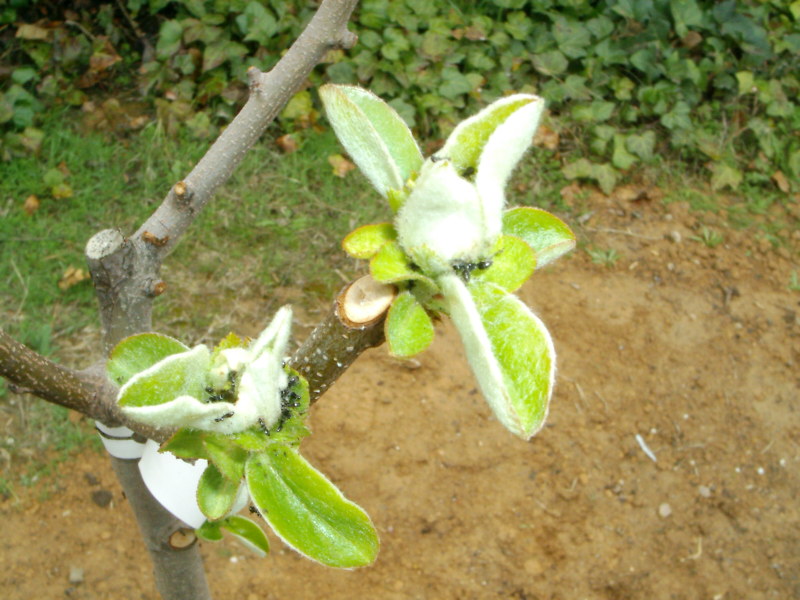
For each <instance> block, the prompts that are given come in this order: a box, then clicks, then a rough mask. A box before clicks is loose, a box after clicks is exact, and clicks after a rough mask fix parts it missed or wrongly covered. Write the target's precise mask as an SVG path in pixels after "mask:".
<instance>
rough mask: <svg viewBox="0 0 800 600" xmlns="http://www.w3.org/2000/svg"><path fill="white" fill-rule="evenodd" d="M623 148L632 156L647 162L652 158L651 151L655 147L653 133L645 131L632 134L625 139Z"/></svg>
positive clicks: (654, 134) (654, 135)
mask: <svg viewBox="0 0 800 600" xmlns="http://www.w3.org/2000/svg"><path fill="white" fill-rule="evenodd" d="M625 146H626V147H627V148H628V150H630V151H631V152H632V153H633V154H635V155H636V156H638V157H639V158H641V159H642V160H643V161H644V162H647V161H649V160H651V159H652V158H653V150H654V149H655V146H656V133H655V131H645V132H644V133H642V134H635V133H632V134H630V135H628V137H626V138H625Z"/></svg>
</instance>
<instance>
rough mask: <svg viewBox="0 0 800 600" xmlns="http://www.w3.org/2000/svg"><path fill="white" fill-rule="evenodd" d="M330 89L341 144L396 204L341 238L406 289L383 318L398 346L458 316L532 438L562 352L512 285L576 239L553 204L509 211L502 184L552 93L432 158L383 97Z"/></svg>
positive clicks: (506, 420)
mask: <svg viewBox="0 0 800 600" xmlns="http://www.w3.org/2000/svg"><path fill="white" fill-rule="evenodd" d="M320 94H321V96H322V99H323V102H324V104H325V107H326V110H327V115H328V118H329V119H330V121H331V123H332V125H333V127H334V130H335V131H336V134H337V135H338V137H339V139H340V140H341V142H342V144H343V145H344V146H345V148H346V149H347V151H348V152H349V153H350V155H351V156H352V157H353V159H354V160H355V162H356V164H357V165H358V166H359V168H360V169H361V170H362V171H363V172H364V174H365V175H366V177H367V179H369V180H370V181H371V182H372V183H373V185H374V186H375V188H376V190H377V191H378V192H379V193H380V194H381V195H382V196H383V197H384V198H386V199H387V201H388V202H389V205H390V207H391V208H392V209H393V210H394V211H395V213H396V215H395V219H394V222H393V223H378V224H373V225H365V226H362V227H360V228H358V229H356V230H355V231H353V232H352V233H350V234H349V235H348V236H347V237H346V238H345V239H344V241H343V247H344V249H345V251H346V252H347V253H348V254H350V255H351V256H353V257H354V258H359V259H364V260H369V267H370V273H371V275H372V277H373V279H375V280H377V281H380V282H382V283H387V284H393V285H395V286H396V287H397V288H398V289H399V293H398V295H397V296H396V298H395V300H394V301H393V303H392V305H391V307H390V309H389V314H388V315H387V318H386V321H385V331H386V340H387V342H388V345H389V350H390V352H392V353H393V354H394V355H396V356H401V357H408V356H413V355H415V354H417V353H419V352H421V351H422V350H424V349H425V348H426V347H427V346H428V345H429V344H430V343H431V341H432V339H433V332H434V329H433V318H435V317H437V316H438V314H439V313H446V314H448V315H449V316H450V317H451V318H452V319H453V322H454V323H455V325H456V327H457V329H458V330H459V333H460V334H461V338H462V341H463V343H464V346H465V349H466V353H467V358H468V360H469V362H470V365H471V367H472V370H473V372H474V373H475V376H476V378H477V380H478V383H479V384H480V386H481V389H482V391H483V394H484V396H485V397H486V399H487V401H488V402H489V405H490V406H491V408H492V410H493V411H494V413H495V415H496V416H497V418H498V419H499V420H500V422H501V423H502V424H503V425H505V426H506V427H507V428H508V429H509V430H510V431H512V432H513V433H515V434H517V435H519V436H521V437H523V438H525V439H527V438H529V437H531V436H532V435H533V434H534V433H536V431H538V429H539V428H540V427H541V426H542V424H543V423H544V419H545V416H546V414H547V406H548V403H549V399H550V394H551V392H552V386H553V375H554V369H555V352H554V349H553V345H552V342H551V340H550V336H549V333H548V332H547V329H546V328H545V327H544V324H543V323H542V322H541V321H540V320H539V319H538V317H536V316H535V315H534V314H533V313H531V312H530V311H529V310H528V309H527V307H525V305H524V304H522V303H521V302H520V301H519V300H518V299H517V298H516V297H515V296H514V295H513V292H514V291H515V290H517V289H518V288H519V287H520V286H521V285H522V284H523V283H524V282H525V281H526V280H527V279H528V277H530V275H531V274H532V273H533V271H534V269H535V268H536V267H537V266H542V265H544V264H547V263H548V262H550V261H552V260H554V259H556V258H558V257H559V256H561V255H562V254H563V253H565V252H567V251H569V250H570V249H571V248H572V247H573V246H574V243H575V236H574V235H573V234H572V232H571V231H570V229H569V228H568V227H567V226H566V225H565V224H564V223H563V222H562V221H561V220H560V219H558V218H557V217H556V216H554V215H552V214H550V213H547V212H545V211H543V210H541V209H536V208H516V209H512V210H508V211H506V210H504V208H505V196H504V192H503V188H504V186H505V184H506V181H507V179H508V177H509V175H510V173H511V171H512V169H513V168H514V166H515V165H516V163H517V162H518V161H519V159H520V157H521V156H522V154H523V153H524V152H525V150H526V149H527V148H528V146H529V145H530V143H531V140H532V138H533V135H534V132H535V130H536V127H537V125H538V123H539V119H540V116H541V113H542V110H543V105H544V103H543V101H542V100H541V98H538V97H536V96H532V95H526V94H514V95H511V96H508V97H506V98H503V99H500V100H498V101H496V102H494V103H493V104H491V105H490V106H488V107H486V108H485V109H483V110H482V111H480V112H479V113H478V114H476V115H474V116H473V117H470V118H469V119H466V120H465V121H463V122H462V123H460V124H459V125H458V126H457V127H456V128H455V130H454V131H453V133H452V134H451V135H450V137H449V138H448V140H447V142H446V143H445V145H444V146H443V147H442V148H441V149H440V150H439V151H438V152H437V153H436V154H435V155H433V156H431V157H429V158H428V159H427V160H423V157H422V155H421V153H420V151H419V149H418V146H417V144H416V142H415V140H414V138H413V136H412V134H411V131H410V130H409V129H408V128H407V127H406V126H405V125H404V124H403V122H402V120H401V119H400V117H399V115H398V114H397V113H396V111H394V110H393V109H392V108H391V107H390V106H389V105H388V104H386V103H384V102H383V101H381V100H380V99H379V98H378V97H377V96H375V95H373V94H372V93H370V92H367V91H366V90H363V89H361V88H357V87H353V86H337V85H327V86H323V88H322V89H321V90H320Z"/></svg>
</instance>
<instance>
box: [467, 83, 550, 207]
mask: <svg viewBox="0 0 800 600" xmlns="http://www.w3.org/2000/svg"><path fill="white" fill-rule="evenodd" d="M516 97H517V96H511V97H510V98H512V99H513V98H516ZM531 98H532V100H531V102H530V103H528V104H525V105H523V106H521V107H520V108H518V109H517V110H516V111H514V112H513V113H511V114H510V115H509V116H508V118H507V119H506V120H505V121H503V123H502V124H501V125H499V126H498V127H497V128H496V129H495V130H494V132H493V133H492V135H491V136H489V140H488V141H487V142H486V145H485V146H484V147H483V151H482V152H481V154H480V158H479V159H478V168H477V172H476V173H475V185H476V186H477V188H478V193H479V194H480V195H481V199H482V200H483V201H484V203H485V205H486V210H487V212H489V211H498V212H499V211H502V210H503V207H504V205H505V195H504V193H503V189H504V188H505V185H506V182H507V181H508V178H509V176H510V175H511V172H512V171H513V170H514V167H516V166H517V163H518V162H519V160H520V159H521V158H522V155H523V154H525V151H526V150H527V149H528V147H529V146H530V145H531V143H532V142H533V135H534V133H536V129H537V128H538V127H539V120H540V119H541V116H542V112H543V111H544V100H542V99H541V98H538V97H536V96H531ZM501 102H502V101H501Z"/></svg>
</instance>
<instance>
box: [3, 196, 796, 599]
mask: <svg viewBox="0 0 800 600" xmlns="http://www.w3.org/2000/svg"><path fill="white" fill-rule="evenodd" d="M590 205H591V208H592V210H593V212H592V213H591V218H589V219H588V220H587V221H585V222H584V224H583V227H584V229H583V231H584V233H586V234H588V235H589V236H590V243H591V245H593V246H596V247H600V248H614V249H616V250H617V251H618V252H619V253H620V256H621V258H620V259H619V261H618V262H617V264H616V265H615V266H614V267H613V268H609V267H605V266H601V265H596V264H593V263H592V262H591V261H590V260H589V259H588V257H587V255H586V253H584V252H577V253H574V254H575V255H574V256H573V257H572V258H570V259H564V260H561V261H559V263H557V264H555V265H554V266H553V267H551V268H548V269H546V270H544V271H543V272H540V273H537V275H536V276H535V277H534V278H533V280H532V281H531V282H529V283H528V284H527V285H526V287H525V288H523V290H522V292H521V295H522V297H523V299H524V300H525V301H526V302H528V303H529V304H530V305H531V306H532V307H533V308H534V309H535V310H536V311H537V312H538V314H539V315H541V317H542V318H543V319H544V321H545V322H546V323H547V324H548V325H549V327H550V328H551V330H552V332H553V336H554V338H555V343H556V347H557V350H558V352H559V371H558V385H557V388H556V392H555V395H554V397H553V401H552V407H551V413H550V418H549V420H548V424H547V426H546V427H545V429H544V430H543V431H541V432H540V433H539V434H538V435H537V436H536V437H535V438H534V439H533V440H532V441H531V442H529V443H524V442H522V441H520V440H518V439H516V438H514V437H512V436H511V435H510V434H508V433H506V432H505V430H503V429H502V428H501V427H500V426H499V425H498V424H497V423H496V422H494V421H493V419H492V417H491V416H490V414H489V410H488V408H487V407H486V405H485V403H484V402H483V400H482V399H481V396H480V394H479V393H478V392H477V390H476V388H475V384H474V382H473V379H472V377H471V375H470V373H469V371H468V370H467V367H466V365H465V363H464V359H463V355H462V351H461V348H460V344H459V342H458V339H457V335H456V333H455V332H454V330H453V329H452V328H451V327H450V326H448V325H447V324H444V325H442V326H441V327H440V328H439V331H438V332H437V338H436V341H435V343H434V344H433V346H432V348H431V349H430V350H428V351H427V352H425V353H424V354H423V355H421V356H420V357H419V360H418V361H417V362H411V363H403V362H400V361H396V360H393V359H391V358H390V357H389V356H388V355H387V353H386V351H385V349H382V348H381V349H376V350H373V351H370V352H368V353H367V354H366V355H365V356H363V357H362V358H361V359H360V360H359V361H357V363H356V364H355V365H354V366H353V367H352V368H351V369H350V371H349V372H348V373H346V374H345V376H344V377H343V378H342V379H341V380H340V381H339V382H337V384H336V385H335V386H334V387H333V388H332V389H331V391H330V392H329V393H328V394H327V395H326V397H325V398H323V399H322V401H321V402H320V403H319V404H318V405H317V406H316V407H315V409H314V410H313V411H312V416H311V425H312V427H313V429H314V431H315V435H314V436H313V437H312V438H311V439H310V440H308V441H307V442H306V443H305V444H304V448H305V454H306V456H308V457H309V458H310V460H311V461H312V462H313V463H314V464H315V465H317V466H318V467H319V468H321V470H323V471H324V472H325V473H327V474H328V475H329V476H330V477H331V478H332V479H333V480H334V481H335V482H336V483H337V484H338V485H339V486H340V487H341V488H342V489H343V490H344V491H345V493H346V494H347V495H348V496H349V497H350V498H352V499H353V500H355V501H357V502H358V503H360V504H361V505H362V506H364V507H365V508H366V509H367V511H368V512H369V514H370V515H371V517H372V519H373V521H374V522H375V524H376V526H377V528H378V530H379V532H380V534H381V538H382V549H381V553H380V556H379V557H378V560H377V563H376V564H375V565H374V566H372V567H369V568H365V569H360V570H356V571H349V572H342V571H334V570H329V569H326V568H324V567H321V566H318V565H316V564H312V563H311V562H308V561H306V560H304V559H302V558H301V557H299V556H298V555H296V554H294V553H293V552H292V551H289V550H287V549H285V548H284V547H283V546H282V544H281V542H280V541H279V540H277V539H275V538H274V537H273V538H272V544H273V550H272V553H271V555H270V556H269V557H267V558H266V559H258V558H255V557H253V556H251V555H249V554H248V552H247V551H246V550H244V549H243V548H241V547H239V546H238V545H237V544H236V543H235V542H232V541H227V540H226V541H224V542H223V543H221V544H218V545H208V544H206V545H204V546H203V549H202V550H203V553H204V555H205V557H206V559H207V566H208V572H209V580H210V583H211V586H212V589H213V592H214V597H215V598H217V599H220V600H225V599H239V600H256V599H277V598H326V599H330V600H338V599H345V598H346V599H352V598H386V599H397V600H400V599H405V598H424V599H428V598H436V599H456V598H458V599H468V598H476V599H479V598H512V599H519V600H522V599H526V600H533V599H540V600H544V599H553V600H555V599H584V598H586V599H589V598H600V599H604V598H607V599H615V600H620V599H627V598H631V599H695V598H696V599H708V600H712V599H714V600H723V599H724V600H735V599H742V600H744V599H748V600H750V599H760V598H765V599H767V598H770V599H771V598H775V599H787V598H800V524H799V523H798V508H799V507H800V505H799V504H798V502H797V497H798V496H799V495H800V478H799V477H798V463H799V462H800V419H798V407H797V401H798V396H800V394H798V390H799V389H800V368H799V367H798V365H800V343H799V341H798V339H799V334H800V319H799V318H798V315H799V314H800V301H799V300H800V294H798V293H797V292H793V291H789V290H788V289H787V284H788V282H789V278H790V275H791V273H792V271H793V270H794V269H797V264H796V263H795V264H793V263H792V260H791V257H793V256H794V257H796V256H797V246H798V245H800V244H798V242H799V241H800V240H798V235H799V234H798V233H797V232H794V233H793V234H792V233H791V232H790V235H789V237H792V236H793V241H792V242H791V244H790V248H789V249H787V248H782V249H780V250H779V251H777V252H775V251H773V250H772V249H771V248H770V247H769V244H768V243H766V242H765V241H760V242H759V241H756V240H755V239H754V236H752V235H751V234H745V233H735V232H731V231H726V232H725V238H726V242H725V244H723V245H721V246H718V247H716V248H713V249H712V248H707V247H706V246H704V245H703V244H701V243H699V242H697V241H694V240H692V239H691V236H693V235H695V234H696V231H697V227H698V221H697V217H696V216H695V215H694V214H693V213H690V212H689V211H688V210H687V208H686V207H685V206H683V205H680V204H672V205H668V206H666V207H665V206H663V205H662V204H661V203H659V202H647V201H644V202H639V203H631V202H629V201H628V200H626V199H625V198H623V197H617V198H604V197H600V196H598V197H595V198H592V199H591V201H590ZM795 206H796V205H795ZM587 214H588V213H587ZM797 216H798V215H795V217H797ZM301 320H302V319H301ZM311 321H313V318H311V317H309V322H311ZM637 434H638V435H640V436H641V438H642V439H643V440H644V441H645V442H646V444H647V446H648V447H649V448H650V449H652V452H653V453H654V454H655V456H656V457H657V461H653V460H651V459H650V458H648V456H647V455H646V454H645V452H644V451H643V449H642V448H641V447H640V445H639V444H638V442H637V439H636V435H637ZM86 473H89V474H91V476H92V477H87V476H86ZM92 478H95V479H96V481H95V482H94V483H92ZM56 481H57V482H58V490H59V491H58V493H57V494H54V495H51V497H50V498H49V499H46V500H44V501H37V500H36V498H37V495H36V494H37V490H36V489H35V488H32V489H21V490H19V495H18V496H17V497H16V498H12V499H9V500H6V501H5V502H4V503H1V504H0V516H1V517H2V519H3V526H2V528H3V535H2V546H0V565H1V568H0V595H1V596H2V597H3V598H5V599H6V600H16V599H26V600H27V599H39V598H64V597H69V598H79V599H87V600H88V599H104V598H109V599H112V598H113V599H120V598H132V599H153V600H155V599H156V598H157V594H156V591H155V589H154V585H153V583H152V578H151V576H150V566H149V563H148V558H147V556H146V553H145V550H144V548H143V546H142V544H141V542H140V541H139V540H138V539H137V533H136V526H135V523H134V521H133V520H132V518H131V514H130V512H129V509H128V507H127V506H126V502H125V499H124V498H123V497H122V496H121V492H120V489H119V487H118V485H117V484H116V482H115V480H114V477H113V474H112V472H111V469H110V467H109V464H108V461H107V460H106V459H105V458H104V456H102V455H99V454H97V453H93V452H90V451H87V452H85V453H83V454H81V455H80V456H78V457H77V458H76V459H74V460H71V461H69V462H68V463H66V464H63V465H62V466H61V472H60V473H59V475H58V476H57V479H56ZM99 489H106V490H109V491H110V492H111V494H112V497H113V501H112V503H111V504H110V505H109V506H108V507H106V508H101V507H99V506H98V505H96V504H95V503H94V502H92V501H91V494H92V493H93V492H95V491H97V490H99ZM71 567H79V568H82V569H83V570H84V573H85V578H84V581H83V582H82V583H79V584H75V585H73V584H70V583H69V572H70V568H71Z"/></svg>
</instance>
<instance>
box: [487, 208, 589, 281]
mask: <svg viewBox="0 0 800 600" xmlns="http://www.w3.org/2000/svg"><path fill="white" fill-rule="evenodd" d="M503 233H505V234H506V235H513V236H516V237H518V238H521V239H523V240H524V241H525V242H526V243H527V244H528V246H530V247H531V248H532V249H533V251H534V253H535V254H536V267H537V268H542V267H543V266H544V265H547V264H549V263H551V262H553V261H554V260H556V259H557V258H559V257H560V256H562V255H564V254H566V253H567V252H569V251H570V250H572V249H573V248H574V247H575V234H574V233H573V232H572V230H571V229H570V228H569V227H568V226H567V224H566V223H564V221H562V220H561V219H559V218H558V217H557V216H555V215H554V214H551V213H549V212H547V211H545V210H542V209H541V208H531V207H528V206H522V207H519V208H512V209H511V210H508V211H506V212H505V214H504V215H503Z"/></svg>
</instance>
